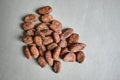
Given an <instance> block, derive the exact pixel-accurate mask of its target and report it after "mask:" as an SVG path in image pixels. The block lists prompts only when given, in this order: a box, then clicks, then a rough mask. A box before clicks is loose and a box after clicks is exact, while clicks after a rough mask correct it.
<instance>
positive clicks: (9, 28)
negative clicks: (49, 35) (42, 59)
mask: <svg viewBox="0 0 120 80" xmlns="http://www.w3.org/2000/svg"><path fill="white" fill-rule="evenodd" d="M44 5H50V6H52V7H53V12H52V15H53V16H54V18H55V19H57V20H59V21H61V22H62V24H63V25H64V27H71V28H74V31H75V32H76V33H79V34H80V41H81V42H84V43H86V44H87V47H86V49H85V50H84V52H85V55H86V58H85V61H84V63H82V64H78V63H65V62H63V61H62V68H61V72H60V73H59V74H55V73H53V72H52V70H51V68H50V67H49V66H47V67H46V68H44V69H41V68H40V67H39V65H38V64H37V63H36V62H35V61H34V60H27V59H26V58H25V57H24V55H23V52H22V46H23V45H24V44H23V43H22V42H21V41H20V36H21V35H22V32H23V30H22V29H21V28H20V24H21V23H22V21H21V18H22V17H23V16H25V15H26V14H28V13H34V11H35V10H36V9H37V8H39V7H41V6H44ZM119 43H120V0H0V80H120V44H119Z"/></svg>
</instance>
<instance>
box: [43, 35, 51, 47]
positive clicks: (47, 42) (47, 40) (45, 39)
mask: <svg viewBox="0 0 120 80" xmlns="http://www.w3.org/2000/svg"><path fill="white" fill-rule="evenodd" d="M42 39H43V44H44V45H48V44H50V43H52V42H53V38H52V37H51V36H47V37H44V38H42Z"/></svg>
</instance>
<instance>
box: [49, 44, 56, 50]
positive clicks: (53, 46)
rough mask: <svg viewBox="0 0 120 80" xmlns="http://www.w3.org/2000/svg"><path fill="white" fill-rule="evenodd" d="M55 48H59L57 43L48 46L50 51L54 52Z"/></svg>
mask: <svg viewBox="0 0 120 80" xmlns="http://www.w3.org/2000/svg"><path fill="white" fill-rule="evenodd" d="M55 47H57V44H56V43H51V44H49V45H48V46H47V49H48V50H53V49H54V48H55Z"/></svg>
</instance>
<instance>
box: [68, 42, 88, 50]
mask: <svg viewBox="0 0 120 80" xmlns="http://www.w3.org/2000/svg"><path fill="white" fill-rule="evenodd" d="M85 47H86V45H85V44H84V43H74V44H72V45H71V46H70V48H69V50H70V51H71V52H78V51H81V50H83V49H84V48H85Z"/></svg>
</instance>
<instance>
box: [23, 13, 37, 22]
mask: <svg viewBox="0 0 120 80" xmlns="http://www.w3.org/2000/svg"><path fill="white" fill-rule="evenodd" d="M37 20H38V16H37V15H35V14H29V15H27V16H26V17H25V18H24V21H25V22H35V21H37Z"/></svg>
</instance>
